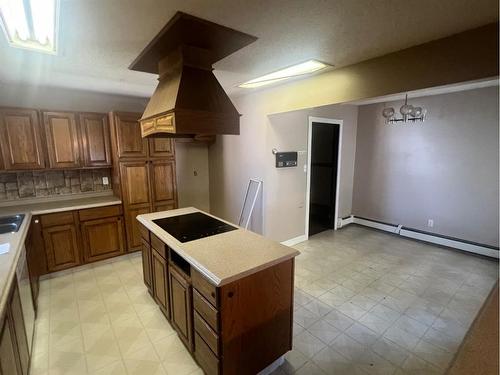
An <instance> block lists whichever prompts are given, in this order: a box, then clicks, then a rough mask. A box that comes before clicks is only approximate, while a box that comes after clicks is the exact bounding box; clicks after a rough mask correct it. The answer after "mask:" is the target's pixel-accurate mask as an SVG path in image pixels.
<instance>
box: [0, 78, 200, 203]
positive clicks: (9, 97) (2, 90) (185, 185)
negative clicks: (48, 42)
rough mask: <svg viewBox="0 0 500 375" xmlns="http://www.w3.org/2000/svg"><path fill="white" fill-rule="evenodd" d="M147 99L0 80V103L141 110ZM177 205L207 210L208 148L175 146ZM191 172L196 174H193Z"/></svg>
mask: <svg viewBox="0 0 500 375" xmlns="http://www.w3.org/2000/svg"><path fill="white" fill-rule="evenodd" d="M147 101H148V99H147V98H136V97H128V96H121V95H111V94H103V93H99V92H91V91H79V90H68V89H62V88H53V87H41V86H26V85H14V84H5V83H0V106H14V107H31V108H43V109H51V110H67V111H90V112H109V111H112V110H114V111H128V112H142V111H143V110H144V107H145V106H146V103H147ZM176 151H177V155H176V162H177V163H176V170H177V190H178V199H179V205H180V206H181V207H185V206H195V207H198V208H201V209H209V207H210V202H209V196H208V191H209V186H208V147H207V146H206V145H203V146H196V145H187V144H183V145H180V146H178V147H176ZM194 171H196V172H197V174H198V176H194Z"/></svg>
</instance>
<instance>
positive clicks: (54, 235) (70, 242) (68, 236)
mask: <svg viewBox="0 0 500 375" xmlns="http://www.w3.org/2000/svg"><path fill="white" fill-rule="evenodd" d="M43 239H44V242H45V252H46V256H47V268H48V271H49V272H53V271H59V270H63V269H66V268H70V267H74V266H78V265H79V264H80V263H81V262H80V251H79V249H78V240H77V234H76V227H75V225H72V224H66V225H57V226H54V227H49V228H44V229H43Z"/></svg>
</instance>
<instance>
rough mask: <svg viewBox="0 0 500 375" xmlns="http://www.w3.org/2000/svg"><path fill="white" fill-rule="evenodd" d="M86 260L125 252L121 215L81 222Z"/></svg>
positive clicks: (92, 260) (94, 259) (104, 257)
mask: <svg viewBox="0 0 500 375" xmlns="http://www.w3.org/2000/svg"><path fill="white" fill-rule="evenodd" d="M81 229H82V238H83V258H84V260H85V262H94V261H96V260H101V259H106V258H110V257H114V256H117V255H120V254H123V253H124V251H125V240H124V236H123V219H122V217H121V216H118V217H108V218H105V219H97V220H90V221H85V222H83V223H82V224H81Z"/></svg>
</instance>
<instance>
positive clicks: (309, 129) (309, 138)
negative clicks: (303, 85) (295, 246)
mask: <svg viewBox="0 0 500 375" xmlns="http://www.w3.org/2000/svg"><path fill="white" fill-rule="evenodd" d="M313 122H321V123H323V124H331V125H339V149H338V157H337V183H336V186H335V217H334V224H333V230H337V226H338V218H339V197H340V191H339V190H340V165H341V156H342V128H343V125H344V121H343V120H337V119H331V118H324V117H314V116H309V124H308V127H307V167H306V168H307V169H306V172H307V182H306V220H305V222H306V226H305V236H306V240H307V239H309V204H310V200H311V144H312V127H313Z"/></svg>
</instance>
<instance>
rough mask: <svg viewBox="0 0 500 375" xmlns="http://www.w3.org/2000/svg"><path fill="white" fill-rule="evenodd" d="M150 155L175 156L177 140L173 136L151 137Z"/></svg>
mask: <svg viewBox="0 0 500 375" xmlns="http://www.w3.org/2000/svg"><path fill="white" fill-rule="evenodd" d="M149 156H151V157H152V158H173V157H174V156H175V141H174V140H173V139H172V138H150V139H149Z"/></svg>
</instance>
